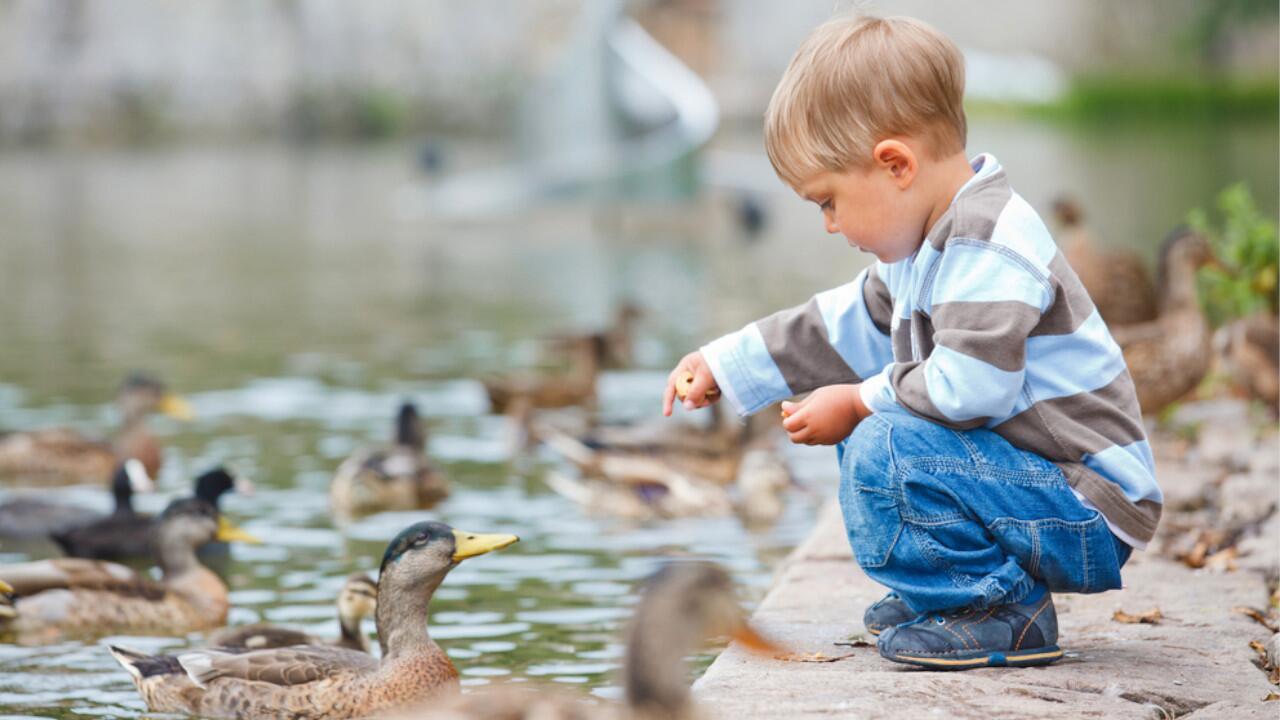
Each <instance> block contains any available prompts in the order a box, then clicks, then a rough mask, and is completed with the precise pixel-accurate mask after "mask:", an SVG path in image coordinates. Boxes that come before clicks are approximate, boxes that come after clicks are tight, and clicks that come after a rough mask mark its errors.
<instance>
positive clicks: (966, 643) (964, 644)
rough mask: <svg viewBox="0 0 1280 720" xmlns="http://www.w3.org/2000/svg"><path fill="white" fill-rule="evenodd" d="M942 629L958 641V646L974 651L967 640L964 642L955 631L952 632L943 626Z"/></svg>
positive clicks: (948, 626)
mask: <svg viewBox="0 0 1280 720" xmlns="http://www.w3.org/2000/svg"><path fill="white" fill-rule="evenodd" d="M942 629H943V630H946V631H947V632H949V633H951V634H952V635H954V636H955V638H956V639H957V640H959V641H960V644H961V645H963V646H964V649H965V650H973V649H975V648H974V647H973V646H972V645H970V644H969V641H968V640H965V639H964V638H962V637H960V633H957V632H956V631H955V630H952V629H951V626H950V625H943V626H942Z"/></svg>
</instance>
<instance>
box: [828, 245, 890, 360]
mask: <svg viewBox="0 0 1280 720" xmlns="http://www.w3.org/2000/svg"><path fill="white" fill-rule="evenodd" d="M866 281H867V271H865V270H864V271H862V273H861V274H860V275H859V276H858V279H857V280H854V281H853V282H851V283H847V284H845V285H842V286H840V287H838V288H836V289H834V290H828V291H826V292H822V293H818V295H816V296H815V298H816V299H817V301H818V310H819V311H820V312H821V313H822V321H823V322H824V323H825V324H826V326H827V339H828V340H829V341H830V342H831V346H832V347H833V348H835V350H836V352H837V353H839V354H840V357H841V358H842V359H843V360H844V361H845V362H846V363H848V365H849V367H850V368H852V369H853V371H854V372H855V373H857V374H858V377H860V378H868V377H871V376H872V375H875V374H876V373H878V372H880V370H881V369H882V368H884V366H885V365H887V364H889V363H890V362H893V348H892V347H891V346H890V344H889V336H888V335H884V334H882V333H881V332H880V331H879V330H877V329H876V326H875V323H874V322H872V320H871V314H870V313H868V312H867V305H866V303H865V302H864V301H863V287H864V286H865V284H866Z"/></svg>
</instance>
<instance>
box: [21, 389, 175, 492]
mask: <svg viewBox="0 0 1280 720" xmlns="http://www.w3.org/2000/svg"><path fill="white" fill-rule="evenodd" d="M115 404H116V410H117V411H118V412H119V414H120V426H119V428H118V429H117V430H116V433H115V437H114V438H113V439H112V440H111V441H101V440H93V439H90V438H87V437H85V436H84V435H82V434H81V433H79V432H77V431H75V430H70V429H66V428H51V429H46V430H33V431H30V432H12V433H7V434H3V435H0V476H8V477H15V478H21V479H22V480H23V481H26V482H42V483H74V482H91V483H98V482H102V481H103V480H105V479H107V478H109V477H110V476H111V473H112V472H113V471H114V469H115V467H116V466H117V465H118V464H119V463H120V461H121V460H124V459H128V458H137V459H138V460H140V461H141V462H142V465H143V467H145V468H146V469H147V473H148V474H149V475H150V476H151V477H157V476H158V475H159V472H160V464H161V452H160V443H159V441H157V440H156V438H155V436H153V435H152V434H151V432H150V431H149V430H148V429H147V422H146V420H147V416H149V415H151V414H152V413H154V412H160V413H164V414H165V415H169V416H171V417H174V418H177V419H180V420H187V419H190V418H191V416H192V413H191V406H190V405H188V404H187V401H186V400H183V399H182V398H181V397H178V396H177V395H174V394H172V393H170V392H167V391H166V390H165V387H164V385H163V384H162V383H161V382H160V381H158V380H156V379H155V378H153V377H151V376H149V375H144V374H141V373H134V374H132V375H129V376H128V377H127V378H125V381H124V382H123V383H122V384H121V385H120V389H119V391H117V393H116V401H115Z"/></svg>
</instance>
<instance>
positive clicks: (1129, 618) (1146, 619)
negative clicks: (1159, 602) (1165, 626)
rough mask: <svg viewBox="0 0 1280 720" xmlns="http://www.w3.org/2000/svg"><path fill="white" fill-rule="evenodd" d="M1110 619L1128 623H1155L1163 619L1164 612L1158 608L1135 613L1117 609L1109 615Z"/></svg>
mask: <svg viewBox="0 0 1280 720" xmlns="http://www.w3.org/2000/svg"><path fill="white" fill-rule="evenodd" d="M1111 619H1112V620H1115V621H1116V622H1122V623H1129V624H1137V623H1145V624H1147V625H1156V624H1159V622H1160V621H1161V620H1163V619H1164V613H1162V612H1160V608H1151V609H1150V610H1148V611H1146V612H1141V613H1138V614H1137V615H1130V614H1129V613H1127V612H1125V611H1123V610H1117V611H1115V614H1113V615H1112V616H1111Z"/></svg>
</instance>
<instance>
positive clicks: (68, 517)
mask: <svg viewBox="0 0 1280 720" xmlns="http://www.w3.org/2000/svg"><path fill="white" fill-rule="evenodd" d="M153 490H155V483H153V482H152V481H151V477H150V476H149V475H147V469H146V468H144V467H143V466H142V463H141V462H139V461H137V460H135V459H133V458H130V459H128V460H126V461H124V462H123V463H120V466H119V467H117V468H116V471H115V474H113V475H112V476H111V494H112V496H114V498H115V509H114V510H113V511H112V512H111V514H110V515H103V514H102V513H100V512H98V511H96V510H90V509H88V508H84V507H79V506H77V505H67V504H64V503H55V502H51V501H48V500H42V499H40V498H38V497H28V496H24V497H19V498H17V499H15V500H10V501H8V502H6V503H4V504H3V505H0V537H7V538H28V539H29V538H45V537H48V536H49V534H50V533H55V532H62V531H64V530H68V529H70V528H74V527H80V526H84V525H88V524H89V523H93V522H97V521H99V520H104V519H112V520H121V521H129V520H132V519H134V518H136V517H137V513H135V512H134V510H133V494H134V493H135V492H151V491H153Z"/></svg>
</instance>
